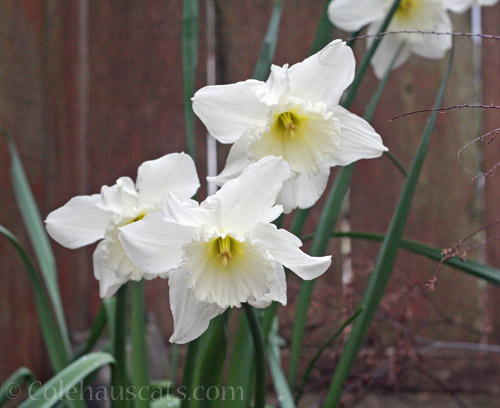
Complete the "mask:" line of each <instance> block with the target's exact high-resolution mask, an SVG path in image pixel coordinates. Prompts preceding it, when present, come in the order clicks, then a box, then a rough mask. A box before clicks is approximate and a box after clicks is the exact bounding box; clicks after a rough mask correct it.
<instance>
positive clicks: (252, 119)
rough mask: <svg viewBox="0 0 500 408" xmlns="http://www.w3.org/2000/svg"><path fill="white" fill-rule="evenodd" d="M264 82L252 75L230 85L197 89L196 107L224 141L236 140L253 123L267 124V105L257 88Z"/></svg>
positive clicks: (213, 134) (213, 133)
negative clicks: (256, 91)
mask: <svg viewBox="0 0 500 408" xmlns="http://www.w3.org/2000/svg"><path fill="white" fill-rule="evenodd" d="M262 85H263V82H261V81H256V80H253V79H249V80H247V81H244V82H238V83H236V84H230V85H214V86H206V87H204V88H202V89H200V90H199V91H198V92H196V93H195V95H194V97H193V110H194V112H195V113H196V115H198V117H199V118H200V119H201V120H202V122H203V123H204V124H205V126H206V127H207V129H208V131H209V132H210V134H211V135H212V136H213V137H215V138H216V139H217V140H218V141H219V142H221V143H234V142H235V141H236V140H238V138H240V137H241V136H242V135H243V133H244V132H245V131H246V130H247V129H249V128H252V127H254V126H265V124H266V121H267V106H266V104H265V103H263V102H261V101H260V100H259V98H258V97H257V95H256V94H255V92H254V89H255V88H257V87H259V86H262Z"/></svg>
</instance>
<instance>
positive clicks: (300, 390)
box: [295, 309, 362, 405]
mask: <svg viewBox="0 0 500 408" xmlns="http://www.w3.org/2000/svg"><path fill="white" fill-rule="evenodd" d="M361 310H362V309H358V310H356V311H355V312H354V313H353V314H352V315H351V316H350V317H349V318H348V319H347V320H346V321H345V322H344V323H342V325H341V326H340V327H339V328H338V329H337V330H336V331H335V333H333V335H332V336H331V337H330V338H329V339H328V340H327V341H326V342H325V343H324V344H323V345H322V346H321V347H320V348H319V349H318V350H317V351H316V354H315V355H314V357H313V358H312V359H311V361H310V363H309V365H308V366H307V368H306V372H305V374H304V377H303V378H302V382H301V383H300V386H299V388H298V391H297V397H296V398H295V403H296V404H297V405H298V404H299V401H300V398H301V397H302V394H303V392H304V387H305V386H306V384H307V380H308V379H309V376H310V375H311V372H312V370H313V368H314V365H315V364H316V363H317V361H318V360H319V358H320V357H321V355H322V354H323V352H324V351H325V350H326V349H327V348H328V347H330V346H331V345H332V344H333V342H334V341H335V340H337V338H338V337H339V336H340V335H341V334H342V332H343V331H344V330H345V328H346V327H347V326H349V325H350V324H351V323H352V322H353V321H354V320H355V319H356V317H358V316H359V314H360V313H361Z"/></svg>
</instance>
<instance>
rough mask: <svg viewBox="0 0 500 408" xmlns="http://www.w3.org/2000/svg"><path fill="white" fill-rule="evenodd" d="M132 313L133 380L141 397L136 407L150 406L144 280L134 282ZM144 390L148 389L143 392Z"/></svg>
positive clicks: (137, 399)
mask: <svg viewBox="0 0 500 408" xmlns="http://www.w3.org/2000/svg"><path fill="white" fill-rule="evenodd" d="M131 309H132V311H131V314H130V320H131V324H130V337H131V339H132V382H133V385H134V388H135V390H136V391H141V396H140V398H136V399H135V401H134V408H148V407H149V395H148V394H149V371H148V351H147V346H146V331H147V328H146V308H145V301H144V280H140V281H138V282H132V302H131ZM142 390H146V392H145V393H142Z"/></svg>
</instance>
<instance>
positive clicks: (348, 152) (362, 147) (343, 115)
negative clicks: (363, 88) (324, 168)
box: [328, 106, 388, 166]
mask: <svg viewBox="0 0 500 408" xmlns="http://www.w3.org/2000/svg"><path fill="white" fill-rule="evenodd" d="M334 115H335V117H336V118H337V119H338V120H339V126H340V146H339V149H338V150H337V151H335V152H333V153H332V155H331V160H332V161H331V162H330V163H328V164H329V165H331V166H346V165H348V164H350V163H353V162H355V161H357V160H361V159H373V158H376V157H379V156H381V155H382V153H383V152H385V151H387V150H388V149H387V147H385V146H384V144H383V143H382V138H381V137H380V135H379V134H378V133H377V132H376V131H375V130H374V129H373V128H372V127H371V125H370V124H369V123H368V122H367V121H365V120H364V119H362V118H360V117H359V116H357V115H355V114H353V113H351V112H349V111H348V110H346V109H344V108H342V107H341V106H337V108H335V110H334Z"/></svg>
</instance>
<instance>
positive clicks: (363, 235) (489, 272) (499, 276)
mask: <svg viewBox="0 0 500 408" xmlns="http://www.w3.org/2000/svg"><path fill="white" fill-rule="evenodd" d="M332 237H334V238H341V237H348V238H353V239H363V240H368V241H375V242H383V241H384V239H385V235H384V234H376V233H372V232H364V231H349V232H334V233H333V234H332ZM304 239H306V238H304ZM399 247H400V248H402V249H404V250H407V251H409V252H413V253H415V254H417V255H422V256H425V257H427V258H429V259H432V260H434V261H438V262H441V261H443V263H444V264H445V265H449V266H451V267H453V268H455V269H459V270H461V271H463V272H465V273H467V274H469V275H472V276H474V277H476V278H479V279H484V280H485V281H487V282H490V283H492V284H494V285H497V286H500V269H497V268H495V267H493V266H490V265H485V264H482V263H480V262H476V261H472V260H470V259H467V260H464V261H463V260H461V259H460V258H459V257H453V258H449V259H445V260H443V254H442V249H441V248H438V247H435V246H432V245H429V244H424V243H422V242H418V241H414V240H410V239H402V240H401V241H400V243H399Z"/></svg>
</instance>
